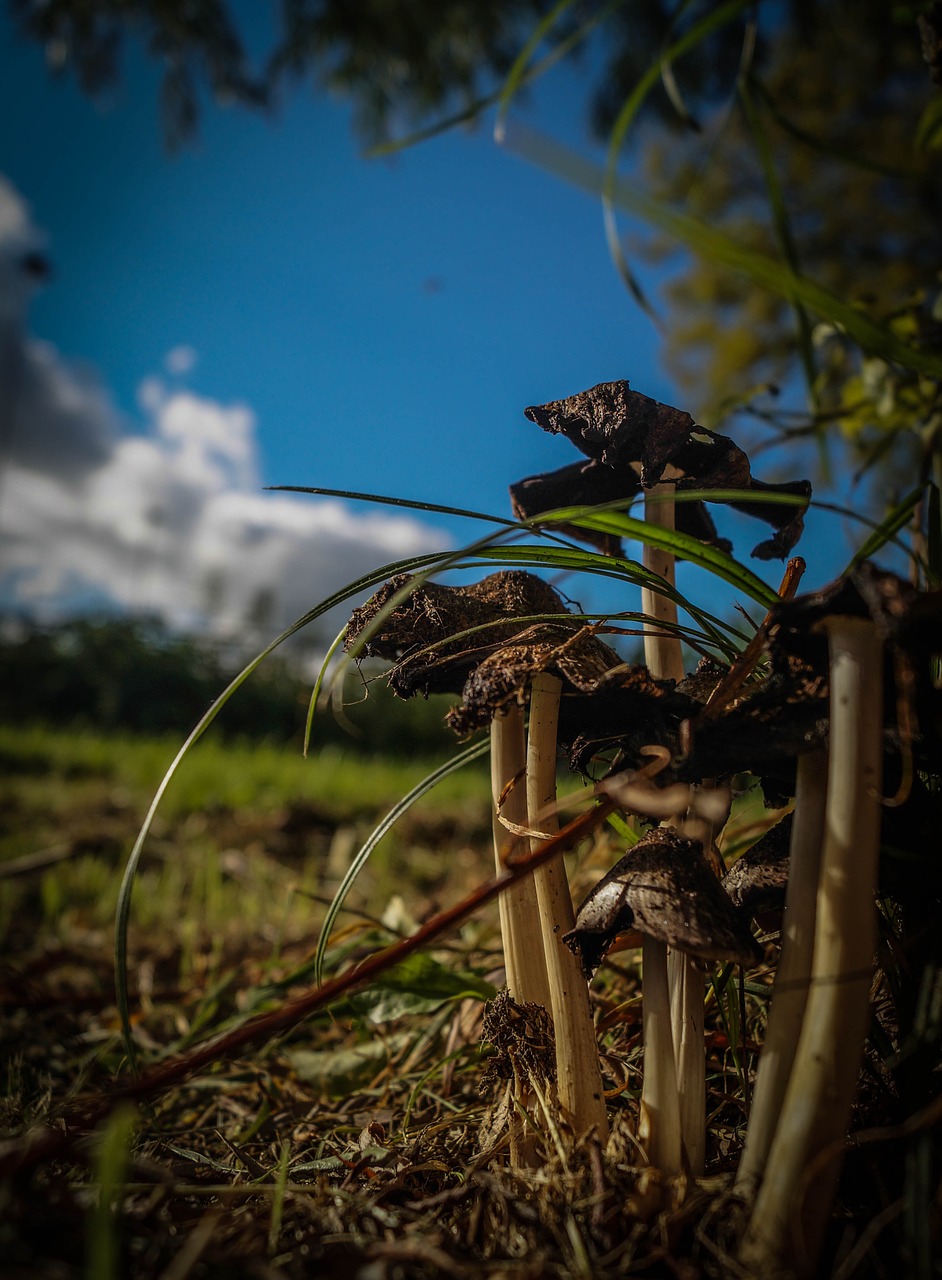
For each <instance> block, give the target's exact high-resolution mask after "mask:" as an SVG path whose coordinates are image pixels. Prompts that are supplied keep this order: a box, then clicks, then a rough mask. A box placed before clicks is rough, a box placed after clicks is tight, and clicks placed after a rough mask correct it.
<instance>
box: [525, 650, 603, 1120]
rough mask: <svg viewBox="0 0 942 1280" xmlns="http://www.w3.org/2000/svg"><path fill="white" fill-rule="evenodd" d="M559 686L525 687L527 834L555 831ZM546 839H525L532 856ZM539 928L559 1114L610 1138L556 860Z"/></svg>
mask: <svg viewBox="0 0 942 1280" xmlns="http://www.w3.org/2000/svg"><path fill="white" fill-rule="evenodd" d="M561 692H562V682H561V681H560V680H559V679H558V678H557V677H556V676H554V675H550V674H548V673H546V672H541V673H540V674H539V675H538V676H536V677H535V678H534V679H533V682H532V684H531V686H530V730H529V737H528V741H527V808H528V814H529V817H528V825H529V827H530V829H531V830H539V831H543V832H547V833H551V832H555V831H556V830H557V829H558V821H557V818H556V809H555V805H556V734H557V725H558V722H559V699H560V694H561ZM545 843H546V841H545V840H542V839H540V838H539V837H537V836H531V837H530V848H531V850H532V851H533V852H536V850H537V849H540V848H542V846H543V845H544V844H545ZM533 879H534V882H535V885H536V898H537V903H538V905H539V912H540V920H541V923H542V929H543V948H544V953H545V957H546V972H547V978H548V981H549V994H550V1011H551V1013H552V1015H553V1027H554V1033H555V1038H556V1080H557V1089H558V1094H559V1102H560V1107H561V1109H562V1112H563V1115H564V1116H565V1118H566V1119H567V1121H568V1122H569V1123H570V1124H571V1125H572V1129H573V1132H574V1133H575V1134H576V1136H577V1137H581V1136H582V1135H583V1134H586V1133H588V1132H589V1131H590V1130H594V1131H595V1136H596V1137H597V1138H598V1139H599V1140H601V1141H602V1142H604V1141H605V1139H606V1138H607V1136H608V1120H607V1117H606V1114H605V1096H604V1093H603V1089H602V1072H601V1069H600V1066H599V1053H598V1044H597V1041H596V1033H595V1025H594V1023H593V1021H592V1012H591V1009H590V1007H589V988H588V983H587V982H586V979H585V976H584V974H583V972H582V966H581V965H580V963H579V961H578V959H577V958H576V956H575V955H574V954H573V952H572V951H570V949H569V948H568V947H567V946H566V945H565V944H564V943H563V940H562V939H563V935H564V934H566V933H568V932H569V931H570V930H571V929H573V928H574V927H575V913H574V912H573V909H572V898H571V897H570V893H569V883H568V880H567V877H566V865H565V863H564V861H563V858H562V855H560V856H559V857H558V858H554V859H553V860H552V862H548V863H546V864H545V865H544V866H542V867H540V868H538V870H537V871H535V872H534V876H533Z"/></svg>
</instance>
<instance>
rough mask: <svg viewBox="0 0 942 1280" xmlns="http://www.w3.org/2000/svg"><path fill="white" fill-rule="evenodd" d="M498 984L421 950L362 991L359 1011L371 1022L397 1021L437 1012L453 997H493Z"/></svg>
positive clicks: (355, 1004)
mask: <svg viewBox="0 0 942 1280" xmlns="http://www.w3.org/2000/svg"><path fill="white" fill-rule="evenodd" d="M496 995H497V988H496V987H494V986H493V985H492V984H491V983H490V982H485V981H484V979H483V978H478V977H477V976H476V975H475V974H473V973H465V972H462V971H460V970H454V969H447V968H446V967H445V966H444V965H443V964H439V962H438V961H437V960H433V959H432V957H431V956H430V955H426V954H424V953H423V952H417V953H416V954H415V955H412V956H410V957H409V958H408V959H407V960H404V961H403V963H402V964H400V965H397V966H396V967H395V968H394V969H390V970H389V972H388V973H384V974H383V976H382V977H381V978H380V979H379V980H378V981H377V982H376V983H374V984H373V986H371V987H368V988H367V989H366V990H365V991H362V992H360V993H359V994H358V995H357V996H356V997H355V999H354V1002H353V1003H354V1007H355V1008H356V1011H357V1012H358V1013H359V1014H361V1015H362V1016H365V1017H367V1018H369V1020H370V1021H371V1022H377V1023H380V1022H394V1021H395V1020H396V1019H397V1018H402V1017H406V1016H407V1015H409V1014H417V1013H418V1014H422V1013H434V1011H435V1010H436V1009H439V1008H441V1006H442V1005H443V1004H446V1003H447V1002H448V1001H450V1000H465V999H468V998H472V999H475V1000H493V998H494V996H496Z"/></svg>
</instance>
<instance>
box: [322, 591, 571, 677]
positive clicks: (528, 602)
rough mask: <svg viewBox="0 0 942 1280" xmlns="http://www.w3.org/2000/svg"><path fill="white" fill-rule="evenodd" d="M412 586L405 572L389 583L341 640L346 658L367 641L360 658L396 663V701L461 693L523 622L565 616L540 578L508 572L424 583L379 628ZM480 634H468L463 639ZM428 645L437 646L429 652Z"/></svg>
mask: <svg viewBox="0 0 942 1280" xmlns="http://www.w3.org/2000/svg"><path fill="white" fill-rule="evenodd" d="M414 581H415V579H414V578H413V577H411V575H409V574H405V573H403V574H397V575H396V576H395V577H394V578H390V580H389V581H388V582H387V583H385V584H384V585H383V586H382V587H380V589H379V590H378V591H377V592H375V594H374V595H372V596H371V597H370V599H369V600H367V602H366V603H365V604H364V605H361V606H360V607H359V608H358V609H354V611H353V614H352V615H351V618H350V622H349V623H348V625H347V633H346V636H345V638H344V648H345V649H346V650H348V651H349V650H350V649H351V648H352V647H353V646H354V644H355V643H356V642H357V641H359V640H360V639H361V637H362V636H363V635H364V634H365V635H366V640H365V643H363V645H362V653H363V655H364V656H365V657H369V658H385V659H387V660H391V661H392V662H393V663H394V664H395V665H394V666H393V668H392V671H391V672H390V675H389V685H390V688H391V689H392V690H393V692H394V693H396V694H398V695H399V697H401V698H409V697H412V696H413V695H414V694H416V693H422V694H429V693H460V692H461V690H462V688H463V687H464V683H465V681H466V680H467V678H468V676H469V674H470V673H471V672H472V671H473V670H474V668H475V667H476V666H477V665H478V663H480V662H481V661H482V660H483V659H484V658H485V657H486V656H487V655H488V654H490V653H492V652H493V651H494V650H495V649H497V648H500V647H501V646H502V645H506V644H508V643H509V642H510V641H511V640H512V639H514V638H515V637H516V636H518V635H519V633H520V631H521V630H522V627H523V626H524V625H526V624H521V622H520V621H519V619H520V618H521V617H529V616H533V615H540V614H553V615H557V614H558V615H560V616H561V617H566V616H568V614H567V610H566V606H565V605H564V604H563V602H562V600H561V599H560V597H559V596H558V595H557V593H556V592H555V591H554V590H553V588H552V587H551V586H550V585H549V584H548V583H546V582H544V581H543V579H542V578H538V577H536V576H535V574H532V573H526V572H525V571H524V570H522V569H505V570H501V571H500V572H499V573H492V574H490V575H489V576H488V577H486V578H483V579H482V580H481V581H480V582H474V583H470V584H468V585H467V586H460V587H446V586H441V585H440V584H438V583H434V582H422V583H421V584H420V585H418V586H416V588H415V590H414V591H412V592H411V594H410V595H408V596H407V597H406V598H405V599H404V600H402V601H401V602H400V603H399V604H398V605H396V606H395V608H394V609H393V610H392V612H391V613H389V614H388V615H387V616H386V617H385V618H383V619H382V620H381V621H380V622H377V618H379V617H380V615H381V613H382V611H383V610H384V609H385V608H386V607H387V606H388V605H389V603H390V602H391V601H392V600H393V599H394V597H395V596H396V595H398V594H399V593H400V592H402V591H403V590H405V589H407V588H408V587H409V585H410V583H412V582H414ZM573 625H575V624H573ZM482 627H483V628H485V629H484V630H480V631H477V632H475V634H473V635H466V634H464V633H465V632H467V631H469V630H471V629H473V628H482ZM453 637H460V638H454V639H453ZM431 645H434V646H436V647H435V648H433V649H431V650H429V646H431Z"/></svg>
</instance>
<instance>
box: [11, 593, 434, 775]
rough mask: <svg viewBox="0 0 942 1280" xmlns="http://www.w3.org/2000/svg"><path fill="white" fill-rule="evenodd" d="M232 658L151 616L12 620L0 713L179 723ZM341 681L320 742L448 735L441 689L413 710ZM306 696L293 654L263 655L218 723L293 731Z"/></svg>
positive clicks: (416, 741) (166, 726) (368, 744)
mask: <svg viewBox="0 0 942 1280" xmlns="http://www.w3.org/2000/svg"><path fill="white" fill-rule="evenodd" d="M239 665H241V663H238V662H234V660H232V659H230V658H229V657H227V655H226V654H225V653H224V652H222V651H220V650H219V649H217V648H215V647H214V646H213V645H212V644H210V643H209V642H208V641H206V640H205V639H197V638H194V637H190V636H181V635H175V634H173V633H171V632H170V631H168V630H167V628H166V627H165V626H164V625H163V624H162V623H161V622H160V621H159V620H157V619H154V618H142V617H138V618H77V619H72V620H70V621H67V622H63V623H60V624H57V625H53V626H47V627H43V626H40V625H38V624H35V623H29V624H21V625H13V624H11V623H10V622H8V623H7V626H6V628H5V633H4V634H3V635H2V637H0V667H2V669H3V673H4V678H3V681H2V682H0V721H4V722H6V723H9V724H24V723H29V722H34V721H37V722H42V723H46V724H55V725H57V726H69V727H75V728H81V727H82V726H85V725H94V726H95V728H96V729H97V730H115V731H117V730H122V731H128V732H132V733H145V734H161V733H173V734H177V735H178V734H180V733H186V732H187V731H188V730H189V729H191V728H192V727H193V725H194V724H195V723H196V721H197V720H198V719H199V718H200V716H201V715H202V714H203V713H204V712H205V711H206V709H207V708H208V707H209V706H210V704H211V703H212V702H213V701H214V699H216V698H217V697H218V696H219V694H220V693H221V691H222V690H223V689H224V688H225V687H226V685H227V684H228V683H229V681H230V679H231V678H232V676H233V675H234V674H235V671H236V670H237V669H238V666H239ZM345 692H346V700H347V703H348V705H346V706H345V707H344V708H343V711H342V715H341V716H331V715H330V714H327V715H324V716H321V717H319V722H318V739H317V740H318V743H319V744H322V743H324V742H330V743H333V744H337V745H342V746H343V747H344V748H346V749H348V750H351V751H354V752H356V751H369V752H371V753H377V754H380V755H381V754H383V753H384V752H398V753H402V752H406V753H413V754H426V753H427V754H431V753H432V752H434V751H435V750H439V749H441V748H442V747H443V746H450V745H452V743H453V735H452V734H451V733H450V731H449V730H447V729H446V728H445V727H444V724H443V722H442V716H443V709H442V708H441V707H440V706H439V700H432V701H430V702H425V703H422V704H420V705H419V707H418V709H417V714H410V713H411V712H412V710H413V709H412V708H404V707H403V705H402V703H400V702H397V701H396V699H394V698H393V697H392V695H391V694H389V693H388V692H387V691H386V689H385V686H383V687H380V685H379V684H370V685H367V684H366V683H361V682H359V681H357V680H355V679H351V680H348V682H347V687H346V691H345ZM309 696H310V682H309V681H308V680H306V679H305V678H304V676H303V674H302V673H301V672H300V671H299V670H298V668H297V665H296V664H295V663H293V662H292V661H291V660H290V658H289V659H285V660H277V659H270V660H269V661H268V662H267V663H266V664H265V665H264V666H263V667H262V668H261V669H260V670H259V671H257V672H256V673H255V676H254V678H253V679H252V680H251V681H249V682H248V683H246V684H245V685H244V686H243V687H242V688H241V689H240V690H239V693H238V695H237V696H236V697H234V698H232V699H231V700H230V701H229V702H228V703H227V704H226V706H225V707H224V708H223V710H222V711H221V712H220V715H219V720H218V726H219V728H220V730H221V731H222V733H223V734H225V735H227V736H229V737H239V738H247V739H255V740H258V739H262V738H267V737H271V738H273V739H275V740H278V741H282V742H283V741H288V740H292V739H293V740H294V741H295V742H297V743H300V741H301V737H302V732H303V726H304V718H305V712H306V708H307V702H308V698H309ZM367 700H369V705H368V706H367ZM366 723H368V724H369V740H368V741H367V739H366V736H365V734H364V733H362V732H361V726H362V725H364V724H366Z"/></svg>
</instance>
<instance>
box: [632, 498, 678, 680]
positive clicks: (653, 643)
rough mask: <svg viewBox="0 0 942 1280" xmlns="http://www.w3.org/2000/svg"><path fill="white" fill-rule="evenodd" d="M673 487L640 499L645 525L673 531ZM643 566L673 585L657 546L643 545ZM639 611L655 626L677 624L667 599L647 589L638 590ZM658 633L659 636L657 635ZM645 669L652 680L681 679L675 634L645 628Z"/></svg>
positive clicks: (667, 560) (668, 561)
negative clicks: (642, 503)
mask: <svg viewBox="0 0 942 1280" xmlns="http://www.w3.org/2000/svg"><path fill="white" fill-rule="evenodd" d="M674 489H675V486H674V485H673V484H669V483H661V484H656V485H654V486H653V487H652V488H651V489H649V490H648V491H647V493H646V494H645V498H644V519H645V522H646V523H647V524H650V525H657V526H658V527H659V528H661V529H673V528H674V503H673V501H672V500H671V499H672V497H673V494H674ZM643 564H644V567H645V568H646V569H650V570H651V572H652V573H656V574H658V575H659V576H660V577H662V578H663V579H664V581H665V582H667V583H668V584H669V585H670V586H673V585H674V556H673V554H672V552H670V551H662V550H661V549H660V548H659V547H651V546H648V544H647V543H645V544H644V549H643ZM641 610H642V612H643V613H644V614H645V615H646V616H647V617H649V618H651V619H652V621H653V622H654V623H655V624H658V623H661V624H663V623H667V624H668V625H670V626H674V625H676V623H677V606H676V605H675V604H674V601H673V600H671V599H670V598H669V597H668V596H665V595H661V593H660V592H658V591H653V590H651V588H650V587H642V588H641ZM659 631H661V634H658V632H659ZM644 661H645V666H646V667H647V668H648V670H649V671H650V672H651V675H652V676H654V678H655V679H656V680H683V678H684V663H683V655H682V653H681V648H680V640H679V639H678V638H677V636H676V635H665V634H663V631H662V628H659V627H658V626H657V625H655V626H654V627H645V633H644Z"/></svg>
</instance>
